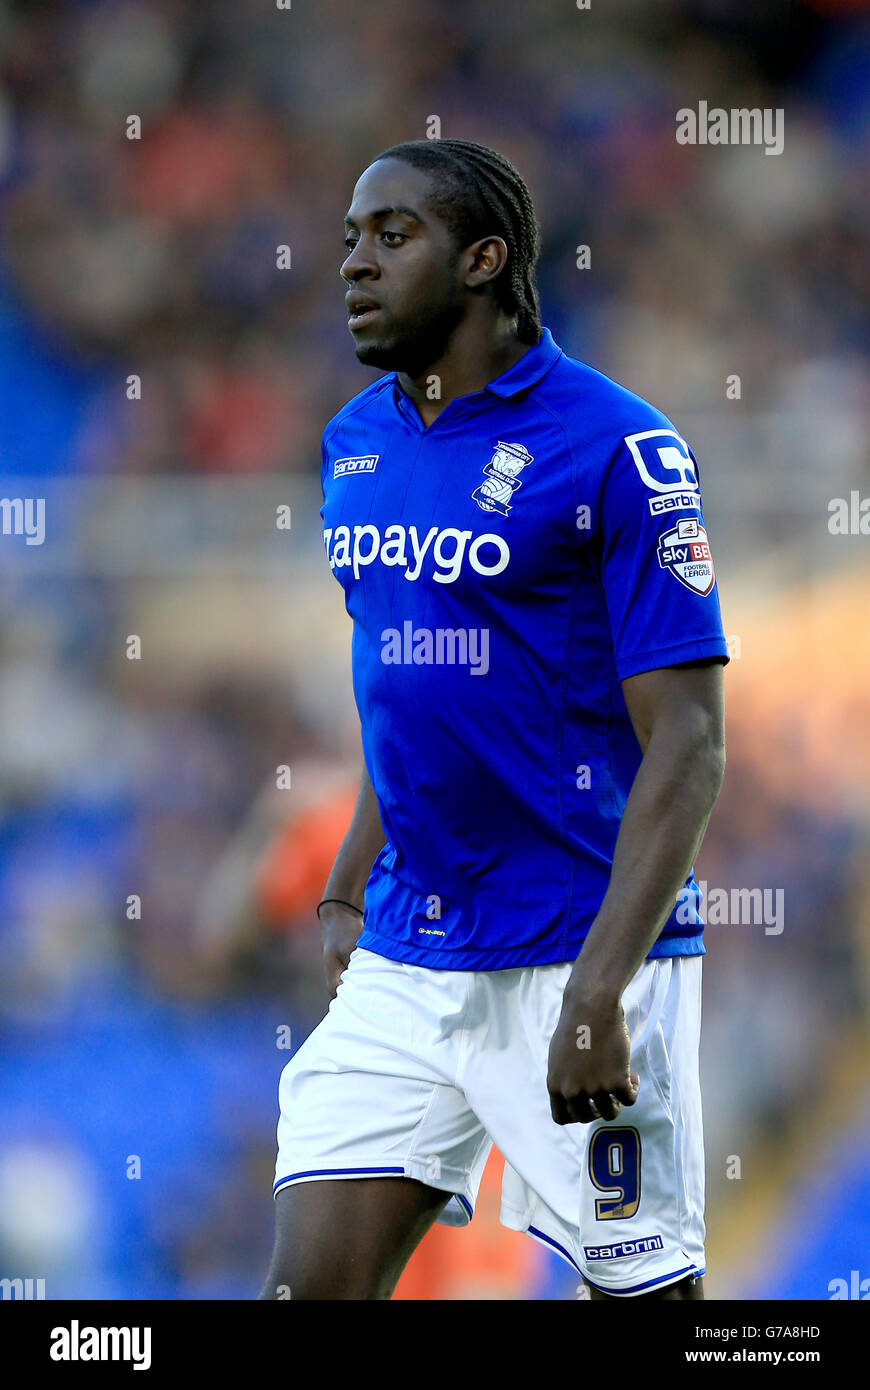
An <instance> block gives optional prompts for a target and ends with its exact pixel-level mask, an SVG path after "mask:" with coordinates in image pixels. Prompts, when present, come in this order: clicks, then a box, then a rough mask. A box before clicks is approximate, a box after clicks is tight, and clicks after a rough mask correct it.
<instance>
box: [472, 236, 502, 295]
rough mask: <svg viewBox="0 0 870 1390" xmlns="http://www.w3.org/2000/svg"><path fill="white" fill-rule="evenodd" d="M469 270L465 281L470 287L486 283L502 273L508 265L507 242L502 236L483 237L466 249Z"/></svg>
mask: <svg viewBox="0 0 870 1390" xmlns="http://www.w3.org/2000/svg"><path fill="white" fill-rule="evenodd" d="M465 256H466V264H467V265H468V270H467V271H466V274H465V283H466V285H467V286H468V287H469V289H476V288H477V287H478V286H479V285H486V284H488V283H489V281H490V280H494V279H495V277H496V276H497V275H500V274H501V272H502V271H503V270H504V268H505V266H506V265H507V258H508V249H507V242H505V241H504V240H503V239H502V238H501V237H500V236H487V237H482V238H481V239H480V241H474V242H472V243H471V245H470V246H468V247H466V249H465Z"/></svg>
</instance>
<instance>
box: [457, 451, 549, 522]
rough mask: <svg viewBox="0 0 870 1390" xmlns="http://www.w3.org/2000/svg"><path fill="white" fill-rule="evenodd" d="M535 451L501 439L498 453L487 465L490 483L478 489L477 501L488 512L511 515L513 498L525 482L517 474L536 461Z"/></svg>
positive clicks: (475, 499)
mask: <svg viewBox="0 0 870 1390" xmlns="http://www.w3.org/2000/svg"><path fill="white" fill-rule="evenodd" d="M533 458H534V455H533V454H530V453H529V451H528V449H527V448H526V447H525V445H523V444H505V443H503V442H502V440H499V441H498V443H497V444H496V446H495V452H494V453H493V456H492V458H491V459H490V461H489V463H488V464H487V465H486V467H485V468H484V470H483V471H484V473H485V474H486V475H487V477H486V482H485V483H481V485H480V487H478V488H475V489H474V492H473V493H472V494H471V496H472V498H473V500H474V501H475V502H476V503H477V505H478V507H480V508H481V509H482V510H483V511H485V512H500V513H501V515H502V516H507V514H508V512H509V511H510V509H511V508H510V500H511V498H512V497H513V495H514V493H515V492H516V490H517V488H518V487H522V483H521V482H520V480H519V477H518V476H517V475H518V474H519V471H520V469H521V468H526V467H528V465H529V464H530V463H531V462H532V460H533Z"/></svg>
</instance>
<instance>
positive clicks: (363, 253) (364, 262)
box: [339, 238, 378, 285]
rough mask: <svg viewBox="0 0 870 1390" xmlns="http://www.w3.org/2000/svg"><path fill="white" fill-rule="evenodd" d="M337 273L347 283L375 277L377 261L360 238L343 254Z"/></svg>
mask: <svg viewBox="0 0 870 1390" xmlns="http://www.w3.org/2000/svg"><path fill="white" fill-rule="evenodd" d="M339 274H340V276H341V278H342V280H344V281H345V282H346V283H347V284H349V285H355V284H356V282H357V281H358V280H362V279H366V278H368V279H376V278H377V275H378V267H377V263H376V261H375V260H374V257H373V256H372V254H371V251H370V250H366V249H365V248H364V246H363V241H362V238H360V240H359V241H358V242H357V244H356V246H354V247H353V248H352V249H351V251H350V253H349V254H348V255H347V256H345V258H344V261H343V262H342V265H341V269H340V271H339Z"/></svg>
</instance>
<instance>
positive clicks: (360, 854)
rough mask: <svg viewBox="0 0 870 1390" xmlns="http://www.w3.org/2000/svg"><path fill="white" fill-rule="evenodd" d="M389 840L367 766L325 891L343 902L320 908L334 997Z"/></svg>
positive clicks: (331, 903)
mask: <svg viewBox="0 0 870 1390" xmlns="http://www.w3.org/2000/svg"><path fill="white" fill-rule="evenodd" d="M386 839H387V837H386V835H385V834H384V831H383V827H382V825H381V816H380V812H379V811H378V803H377V800H376V798H375V793H374V788H373V787H372V784H371V781H370V779H369V774H368V772H367V771H366V769H365V767H364V768H363V772H362V777H361V779H360V784H359V795H358V796H357V799H356V806H355V807H354V812H353V818H352V820H351V823H350V829H349V830H348V832H347V834H346V835H345V837H344V839H343V841H342V843H341V849H340V850H339V851H338V854H337V855H336V857H335V863H334V864H333V866H332V871H331V873H330V875H329V878H328V879H327V880H326V887H325V888H324V890H323V896H324V898H341V899H343V901H342V902H328V903H326V904H325V905H324V906H323V907H322V908H321V909H320V932H321V940H322V944H323V965H324V969H325V971H326V983H327V985H328V986H329V993H330V997H331V998H334V997H335V993H336V990H337V989H338V984H339V980H340V979H341V972H342V971H343V970H344V968H345V966H346V965H347V963H348V961H349V960H350V953H351V951H352V950H353V948H354V946H355V945H356V943H357V938H358V936H359V934H360V932H361V931H362V920H363V919H362V908H363V905H364V898H365V887H366V883H367V882H368V877H369V874H370V873H371V871H372V865H373V864H374V862H375V859H376V858H377V856H378V854H379V853H380V851H381V850H382V849H383V847H384V845H385V843H386ZM345 903H354V904H356V905H357V906H358V909H359V910H357V911H355V910H353V909H352V908H350V907H347V906H345Z"/></svg>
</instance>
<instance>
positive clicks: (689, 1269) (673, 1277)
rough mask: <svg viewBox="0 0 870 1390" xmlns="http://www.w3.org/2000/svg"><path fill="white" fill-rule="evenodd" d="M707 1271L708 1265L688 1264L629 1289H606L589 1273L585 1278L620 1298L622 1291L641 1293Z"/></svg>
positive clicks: (699, 1275) (698, 1275)
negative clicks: (686, 1275)
mask: <svg viewBox="0 0 870 1390" xmlns="http://www.w3.org/2000/svg"><path fill="white" fill-rule="evenodd" d="M706 1273H707V1269H706V1266H705V1268H704V1269H698V1266H697V1265H687V1266H686V1268H685V1269H678V1270H677V1271H676V1273H674V1274H660V1275H659V1277H658V1279H647V1280H645V1282H644V1283H643V1284H632V1285H631V1287H630V1288H628V1289H606V1288H604V1286H603V1285H602V1284H593V1283H592V1280H591V1279H590V1278H589V1275H588V1274H584V1275H583V1278H584V1279H585V1280H586V1283H587V1284H592V1287H593V1289H597V1290H598V1292H599V1293H609V1294H611V1295H614V1296H615V1297H617V1298H618V1297H619V1295H620V1294H621V1293H639V1292H640V1290H641V1289H649V1288H652V1287H653V1285H655V1284H664V1282H665V1280H670V1282H671V1283H672V1284H675V1283H676V1282H677V1280H678V1279H680V1278H681V1277H682V1276H683V1275H684V1274H694V1276H695V1278H696V1279H700V1278H701V1275H702V1274H706Z"/></svg>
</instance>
